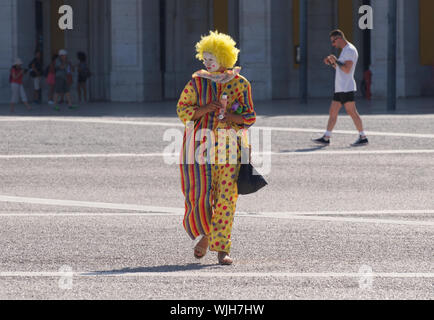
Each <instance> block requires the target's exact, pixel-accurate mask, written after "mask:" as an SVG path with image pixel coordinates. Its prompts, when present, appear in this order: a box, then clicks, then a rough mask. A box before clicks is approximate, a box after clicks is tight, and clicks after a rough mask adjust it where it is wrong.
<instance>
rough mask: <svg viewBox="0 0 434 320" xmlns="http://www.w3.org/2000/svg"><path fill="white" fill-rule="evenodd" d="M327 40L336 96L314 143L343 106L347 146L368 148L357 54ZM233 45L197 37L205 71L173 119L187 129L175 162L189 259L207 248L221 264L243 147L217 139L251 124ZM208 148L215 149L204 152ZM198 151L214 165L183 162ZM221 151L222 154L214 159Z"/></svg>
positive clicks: (335, 38) (225, 259)
mask: <svg viewBox="0 0 434 320" xmlns="http://www.w3.org/2000/svg"><path fill="white" fill-rule="evenodd" d="M330 41H331V44H332V46H333V47H335V48H337V49H341V50H342V52H341V54H340V56H339V58H337V57H336V56H334V55H328V56H327V57H326V58H325V59H324V63H325V64H326V65H330V66H331V67H333V68H334V69H335V70H336V76H335V93H334V95H333V100H332V103H331V107H330V114H329V121H328V125H327V130H326V132H325V133H324V135H323V136H322V137H321V138H319V139H315V140H313V142H315V143H318V144H321V145H324V146H327V145H329V144H330V137H331V133H332V130H333V128H334V126H335V124H336V121H337V117H338V113H339V110H340V109H341V108H342V105H344V106H345V109H346V111H347V113H348V114H349V115H350V116H351V118H352V119H353V122H354V124H355V126H356V128H357V130H358V132H359V138H358V139H357V141H356V142H355V143H353V144H352V145H353V146H364V145H367V144H368V139H367V137H366V134H365V132H364V131H363V130H364V129H363V124H362V120H361V118H360V116H359V113H358V112H357V109H356V104H355V92H356V90H357V87H356V82H355V80H354V71H355V68H356V64H357V60H358V52H357V49H356V48H355V47H354V45H352V44H351V43H350V42H349V41H348V40H347V39H346V38H345V35H344V33H343V32H342V31H341V30H333V31H332V32H331V33H330ZM235 45H236V43H235V41H234V40H233V39H232V38H231V37H230V36H228V35H225V34H222V33H218V32H210V34H209V35H207V36H204V37H202V39H201V40H200V41H199V42H198V43H197V44H196V52H197V55H196V58H198V59H199V60H201V61H202V62H203V63H204V65H205V67H206V70H200V71H198V72H195V73H194V74H193V76H192V79H191V80H189V81H188V83H187V85H186V86H185V88H184V89H183V91H182V93H181V96H180V98H179V101H178V104H177V114H178V117H179V118H180V120H181V121H182V122H183V123H184V124H185V126H186V128H185V132H184V139H183V147H182V151H181V158H180V159H181V164H180V173H181V189H182V192H183V195H184V198H185V214H184V219H183V226H184V229H185V231H186V232H187V234H188V235H189V236H190V238H191V239H192V240H195V239H196V238H198V237H199V236H200V237H201V238H200V240H199V241H198V242H197V244H196V246H195V247H194V256H195V257H196V258H197V259H201V258H203V257H204V256H205V255H206V253H207V251H208V249H209V250H210V251H214V252H217V253H218V254H217V258H218V262H219V264H221V265H230V264H232V263H233V259H232V258H231V257H230V256H229V253H230V249H231V242H232V240H231V232H232V225H233V221H234V214H235V208H236V202H237V198H238V189H237V179H238V175H239V171H240V166H241V162H240V160H241V150H242V148H244V143H245V142H243V139H241V138H239V139H237V142H234V141H231V140H230V139H227V137H226V136H225V135H223V138H221V136H220V135H219V134H218V131H219V130H220V129H233V130H235V131H236V132H239V131H240V130H246V129H247V128H249V127H250V126H251V125H253V124H254V123H255V121H256V113H255V110H254V106H253V100H252V94H251V86H250V83H249V81H248V80H247V79H246V78H244V77H243V76H241V75H240V74H239V72H240V69H241V68H240V67H234V65H235V63H236V61H237V59H238V53H239V50H238V49H237V48H236V47H235ZM233 106H239V107H237V108H233ZM234 109H236V110H237V111H236V112H235V111H234ZM238 110H240V112H238ZM207 131H212V132H213V133H214V135H213V137H215V138H214V139H210V138H209V137H208V136H207V135H206V134H205V135H204V133H203V132H207ZM240 136H241V137H242V136H243V135H240ZM203 143H206V144H207V147H205V148H202V149H201V144H203ZM247 143H248V142H247ZM231 144H238V146H237V153H238V158H237V161H236V163H235V164H234V162H233V161H232V162H231V161H230V160H229V154H226V157H225V156H224V150H226V151H227V152H228V151H229V149H230V148H231ZM213 148H215V150H213V151H209V150H212V149H213ZM200 150H202V152H207V153H208V152H210V153H211V154H213V156H211V159H210V160H214V161H208V162H206V163H203V162H201V161H198V160H197V159H196V157H195V161H193V163H192V161H187V158H188V157H189V155H192V154H194V155H196V152H197V151H200ZM222 150H223V151H222ZM220 151H222V154H219V153H220ZM214 155H215V157H216V159H214ZM221 155H223V158H226V162H225V163H221V162H220V156H221ZM201 156H202V155H201ZM204 156H205V158H206V157H207V156H206V155H204ZM217 158H218V160H217Z"/></svg>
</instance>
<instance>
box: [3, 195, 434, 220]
mask: <svg viewBox="0 0 434 320" xmlns="http://www.w3.org/2000/svg"><path fill="white" fill-rule="evenodd" d="M0 202H13V203H27V204H42V205H50V206H53V205H54V206H66V207H87V208H99V209H114V210H116V209H117V210H131V211H140V212H143V213H146V214H136V216H152V215H153V214H155V213H165V214H171V215H179V216H182V215H184V209H183V208H173V207H157V206H143V205H133V204H118V203H105V202H87V201H75V200H58V199H42V198H28V197H14V196H5V195H0ZM338 212H339V213H338V214H340V215H344V214H364V211H347V212H346V211H338ZM366 212H368V214H375V212H376V213H377V214H380V215H381V214H382V213H383V214H386V213H387V214H390V213H393V212H394V211H392V210H385V211H373V210H370V211H366ZM397 212H398V213H400V214H402V213H403V212H407V213H410V212H411V211H402V210H401V211H400V210H398V211H397ZM416 212H419V213H423V214H426V213H432V212H433V210H416ZM315 214H316V216H314V215H315ZM327 214H328V215H333V214H336V212H333V211H325V212H321V211H319V212H308V213H306V212H302V211H300V212H297V211H294V212H264V213H254V214H252V213H244V212H240V213H237V216H238V217H250V218H274V219H293V220H312V221H328V222H354V223H373V224H398V225H411V226H434V221H423V220H420V221H419V220H398V219H375V218H374V219H373V218H352V217H329V216H324V215H327ZM107 215H110V216H131V215H132V214H128V213H125V214H124V213H106V214H104V213H86V214H84V213H81V214H79V213H77V217H78V216H80V217H82V216H92V217H102V216H107ZM7 216H15V217H18V216H22V217H24V216H27V217H29V216H36V215H34V214H33V213H30V214H17V213H11V214H8V213H4V214H0V217H7ZM38 216H41V217H42V216H51V217H52V216H56V217H62V216H75V215H74V214H71V213H67V214H62V213H58V214H53V213H48V214H47V213H39V214H38Z"/></svg>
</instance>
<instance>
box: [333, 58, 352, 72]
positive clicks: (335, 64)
mask: <svg viewBox="0 0 434 320" xmlns="http://www.w3.org/2000/svg"><path fill="white" fill-rule="evenodd" d="M329 60H330V61H331V63H332V65H333V67H335V68H336V67H339V68H340V69H341V70H342V71H343V72H345V73H350V72H351V68H352V67H353V61H351V60H347V61H345V63H343V62H340V61H339V60H338V59H337V58H336V57H335V56H334V55H330V56H329Z"/></svg>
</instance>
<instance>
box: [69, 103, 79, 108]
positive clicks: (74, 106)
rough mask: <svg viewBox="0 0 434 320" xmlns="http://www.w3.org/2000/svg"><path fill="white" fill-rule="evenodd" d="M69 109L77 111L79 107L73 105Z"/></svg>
mask: <svg viewBox="0 0 434 320" xmlns="http://www.w3.org/2000/svg"><path fill="white" fill-rule="evenodd" d="M68 108H69V109H77V108H78V106H76V105H74V104H73V105H71V106H68Z"/></svg>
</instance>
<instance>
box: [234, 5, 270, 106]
mask: <svg viewBox="0 0 434 320" xmlns="http://www.w3.org/2000/svg"><path fill="white" fill-rule="evenodd" d="M239 12H240V19H239V20H240V27H239V30H240V49H241V53H240V60H239V61H240V65H241V67H242V70H241V73H242V74H243V75H244V76H245V77H246V78H247V79H248V80H249V81H250V82H251V84H252V90H253V99H255V100H268V99H271V98H272V73H271V72H272V71H271V70H272V65H271V1H270V0H240V10H239Z"/></svg>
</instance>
